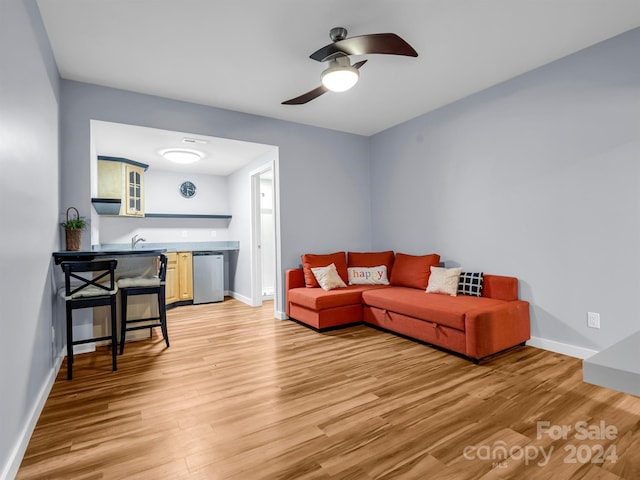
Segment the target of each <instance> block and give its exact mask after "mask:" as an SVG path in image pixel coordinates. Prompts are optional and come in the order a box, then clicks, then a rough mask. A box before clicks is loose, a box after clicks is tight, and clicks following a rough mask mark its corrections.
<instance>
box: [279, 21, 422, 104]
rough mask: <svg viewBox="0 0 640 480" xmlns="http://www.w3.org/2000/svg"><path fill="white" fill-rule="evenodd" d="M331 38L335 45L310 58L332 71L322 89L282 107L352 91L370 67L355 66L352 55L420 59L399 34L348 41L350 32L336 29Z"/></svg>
mask: <svg viewBox="0 0 640 480" xmlns="http://www.w3.org/2000/svg"><path fill="white" fill-rule="evenodd" d="M329 37H330V38H331V40H332V41H333V43H330V44H329V45H326V46H324V47H322V48H321V49H320V50H317V51H315V52H313V53H312V54H311V55H310V58H312V59H313V60H316V61H318V62H329V65H328V68H327V69H326V70H325V71H323V72H322V75H321V76H320V78H321V80H322V85H320V86H319V87H317V88H314V89H313V90H310V91H309V92H307V93H303V94H302V95H300V96H298V97H295V98H292V99H290V100H287V101H284V102H282V105H302V104H304V103H307V102H309V101H311V100H313V99H315V98H317V97H319V96H320V95H322V94H324V93H326V92H328V91H333V92H344V91H346V90H349V89H350V88H351V87H353V86H354V85H355V84H356V82H357V81H358V78H359V77H360V72H359V70H360V67H362V66H363V65H364V64H365V63H367V60H361V61H359V62H357V63H354V64H353V65H351V62H350V60H349V55H367V54H371V53H381V54H386V55H404V56H407V57H417V56H418V53H417V52H416V51H415V50H414V49H413V47H412V46H411V45H409V44H408V43H407V42H405V41H404V40H403V39H402V38H400V37H399V36H398V35H396V34H395V33H373V34H369V35H360V36H358V37H351V38H347V29H346V28H343V27H335V28H332V29H331V31H330V32H329Z"/></svg>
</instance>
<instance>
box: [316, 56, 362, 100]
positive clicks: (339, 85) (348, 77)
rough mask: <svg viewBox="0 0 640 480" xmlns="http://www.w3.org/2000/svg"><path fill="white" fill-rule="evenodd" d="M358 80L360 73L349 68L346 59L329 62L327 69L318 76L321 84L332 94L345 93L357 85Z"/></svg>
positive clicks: (353, 68)
mask: <svg viewBox="0 0 640 480" xmlns="http://www.w3.org/2000/svg"><path fill="white" fill-rule="evenodd" d="M359 78H360V72H358V69H357V68H355V67H352V66H351V64H350V63H349V59H348V58H347V57H338V58H336V59H335V60H331V61H330V62H329V68H327V69H326V70H325V71H324V72H322V75H321V76H320V79H321V80H322V84H323V85H324V86H325V87H327V88H328V89H329V90H331V91H332V92H346V91H347V90H349V89H350V88H351V87H353V86H354V85H355V84H356V83H358V79H359Z"/></svg>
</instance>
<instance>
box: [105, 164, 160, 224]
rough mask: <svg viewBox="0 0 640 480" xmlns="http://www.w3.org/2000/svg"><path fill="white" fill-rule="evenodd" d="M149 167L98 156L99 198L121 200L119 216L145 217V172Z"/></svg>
mask: <svg viewBox="0 0 640 480" xmlns="http://www.w3.org/2000/svg"><path fill="white" fill-rule="evenodd" d="M147 168H148V165H145V164H144V163H139V162H135V161H133V160H129V159H127V158H120V157H106V156H102V155H101V156H98V197H99V199H104V200H120V202H121V204H120V210H119V211H118V214H119V215H125V216H133V217H142V216H144V172H145V171H146V170H147Z"/></svg>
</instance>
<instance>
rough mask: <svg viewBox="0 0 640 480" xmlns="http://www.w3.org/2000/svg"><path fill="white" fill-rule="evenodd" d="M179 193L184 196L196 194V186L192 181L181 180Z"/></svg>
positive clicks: (190, 196) (189, 196)
mask: <svg viewBox="0 0 640 480" xmlns="http://www.w3.org/2000/svg"><path fill="white" fill-rule="evenodd" d="M180 194H181V195H182V196H183V197H184V198H192V197H193V196H194V195H195V194H196V186H195V185H194V184H193V182H189V181H187V182H182V184H181V185H180Z"/></svg>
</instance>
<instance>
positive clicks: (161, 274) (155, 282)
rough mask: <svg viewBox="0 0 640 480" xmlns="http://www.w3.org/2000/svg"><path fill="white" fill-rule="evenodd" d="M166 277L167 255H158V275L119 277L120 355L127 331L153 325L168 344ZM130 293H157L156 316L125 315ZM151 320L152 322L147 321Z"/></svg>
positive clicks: (122, 351) (149, 327)
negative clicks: (159, 329)
mask: <svg viewBox="0 0 640 480" xmlns="http://www.w3.org/2000/svg"><path fill="white" fill-rule="evenodd" d="M166 278H167V256H166V255H160V260H159V266H158V275H156V276H153V277H132V278H120V279H119V280H118V288H119V290H120V292H121V296H120V301H121V315H120V355H122V354H123V353H124V342H125V337H126V334H127V332H130V331H132V330H142V329H144V328H148V329H149V330H151V328H153V327H160V328H161V329H162V336H163V337H164V341H165V343H166V344H167V347H168V346H169V333H168V332H167V307H166V306H165V302H166V300H165V280H166ZM130 295H157V296H158V316H157V317H149V318H137V319H130V318H128V316H127V299H128V297H129V296H130ZM149 322H153V323H149Z"/></svg>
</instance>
